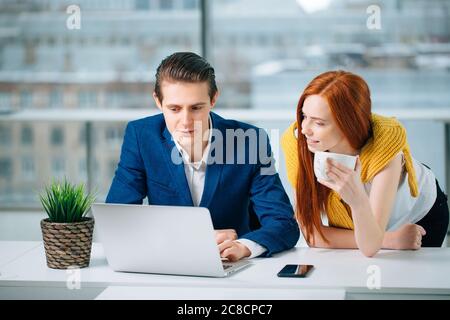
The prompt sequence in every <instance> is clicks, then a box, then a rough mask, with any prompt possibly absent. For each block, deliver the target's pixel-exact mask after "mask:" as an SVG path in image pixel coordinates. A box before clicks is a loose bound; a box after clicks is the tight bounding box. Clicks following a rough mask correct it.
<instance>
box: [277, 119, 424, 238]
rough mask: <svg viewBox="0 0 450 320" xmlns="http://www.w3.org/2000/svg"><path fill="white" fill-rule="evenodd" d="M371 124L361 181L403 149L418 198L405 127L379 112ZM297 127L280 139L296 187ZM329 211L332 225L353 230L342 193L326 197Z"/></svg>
mask: <svg viewBox="0 0 450 320" xmlns="http://www.w3.org/2000/svg"><path fill="white" fill-rule="evenodd" d="M371 125H372V132H373V134H372V137H371V138H370V139H369V140H368V142H367V143H366V144H365V145H364V147H363V148H362V149H361V154H360V160H361V167H362V168H361V181H362V182H363V183H367V182H369V181H371V180H372V179H373V177H375V176H376V175H377V174H378V173H379V172H380V171H381V170H382V169H383V168H384V167H385V166H386V165H387V164H388V163H389V162H390V161H391V160H392V159H393V158H394V157H395V156H396V155H397V154H398V153H399V152H400V151H403V154H404V156H405V169H406V171H407V173H408V184H409V188H410V193H411V195H412V196H413V197H417V195H418V193H419V190H418V185H417V178H416V173H415V171H414V167H413V163H412V158H411V153H410V150H409V145H408V142H407V139H406V130H405V128H404V127H403V126H402V125H401V124H400V122H398V121H397V120H396V119H395V118H388V117H383V116H380V115H377V114H372V119H371ZM296 128H297V122H294V123H293V124H291V125H290V126H289V128H288V129H287V130H286V131H285V132H284V133H283V136H282V138H281V146H282V148H283V152H284V155H285V159H286V169H287V175H288V179H289V182H290V183H291V185H292V186H293V187H294V189H295V188H296V187H297V173H298V155H297V139H296V137H295V130H296ZM326 213H327V216H328V221H329V224H330V226H333V227H338V228H345V229H352V230H353V228H354V226H353V220H352V218H351V210H350V207H349V206H347V205H346V204H345V203H344V202H343V201H341V198H340V196H339V194H337V193H336V192H335V191H331V192H330V195H329V197H328V199H327V203H326Z"/></svg>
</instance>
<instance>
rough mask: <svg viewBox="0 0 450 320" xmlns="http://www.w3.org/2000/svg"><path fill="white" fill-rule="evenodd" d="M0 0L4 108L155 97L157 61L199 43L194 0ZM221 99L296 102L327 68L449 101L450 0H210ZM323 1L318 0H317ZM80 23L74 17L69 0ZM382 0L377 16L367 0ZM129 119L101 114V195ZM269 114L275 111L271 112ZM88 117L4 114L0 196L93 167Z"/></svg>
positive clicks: (382, 98)
mask: <svg viewBox="0 0 450 320" xmlns="http://www.w3.org/2000/svg"><path fill="white" fill-rule="evenodd" d="M74 2H75V1H63V0H16V1H12V0H0V112H1V113H8V112H15V111H19V110H25V109H38V110H43V111H45V110H48V109H58V110H59V109H61V110H63V109H88V110H97V109H101V110H103V109H149V110H151V109H153V108H155V106H154V102H153V100H152V97H151V92H152V90H153V84H154V74H155V71H156V67H157V66H158V64H159V62H160V61H161V60H162V59H163V58H164V57H166V56H167V55H169V54H171V53H173V52H175V51H194V52H197V53H201V52H200V51H201V39H200V34H201V31H202V30H201V24H200V19H201V11H200V2H199V0H89V1H88V0H79V1H76V3H74ZM208 3H209V7H210V11H208V12H207V13H206V14H207V15H208V17H209V25H208V28H209V29H210V37H209V38H208V47H209V48H210V51H209V55H208V57H207V58H208V59H209V60H210V61H211V62H212V64H213V66H214V67H215V69H216V75H217V81H218V85H219V89H220V90H221V97H220V98H219V102H218V104H217V108H218V109H220V108H245V109H248V108H252V109H266V110H273V111H274V112H280V110H283V109H284V110H292V109H293V108H295V106H296V103H297V100H298V98H299V96H300V93H301V91H302V89H303V88H304V87H305V85H306V84H307V83H308V82H309V81H310V80H311V79H312V78H313V77H314V76H316V75H317V74H318V73H320V72H322V71H325V70H329V69H337V68H342V69H346V70H349V71H354V72H356V73H359V74H361V75H362V76H363V77H364V78H365V79H366V80H367V81H368V83H369V85H370V87H371V91H372V94H373V104H374V107H375V108H381V109H382V108H424V107H427V106H433V107H438V108H450V90H449V84H450V0H434V1H431V0H383V1H376V2H375V3H374V1H370V0H339V1H337V0H334V1H332V0H329V1H324V0H323V1H301V0H298V1H295V0H285V1H276V0H214V1H208ZM312 3H314V4H312ZM72 4H77V5H78V6H79V7H80V8H81V28H80V29H79V30H77V29H74V30H71V29H68V28H67V26H66V20H67V19H68V17H69V16H70V14H68V13H67V12H66V9H67V7H68V6H69V5H72ZM374 4H375V5H378V6H379V8H380V9H381V16H380V17H381V29H370V28H368V27H367V20H368V18H369V16H370V13H368V12H367V11H366V10H367V8H368V7H369V6H370V5H374ZM124 126H125V122H123V123H107V124H103V123H97V124H94V127H93V135H92V137H91V139H92V141H91V143H92V144H93V146H94V150H95V153H94V161H93V162H94V175H93V177H91V179H92V180H93V184H94V185H95V186H96V187H97V189H98V190H99V191H100V196H102V197H103V196H104V195H105V194H106V192H107V191H108V187H109V185H110V182H111V179H112V177H113V175H114V171H115V169H116V165H117V162H118V156H119V153H120V146H121V143H122V138H123V132H124ZM269 126H270V125H269ZM85 144H86V132H85V126H84V125H83V124H82V123H77V122H71V119H67V121H66V122H63V123H45V122H39V123H33V122H29V123H4V122H0V207H1V206H14V205H17V204H21V205H23V204H24V203H30V204H33V203H36V200H37V198H36V191H37V190H40V189H41V188H42V185H43V184H44V183H47V182H48V181H49V179H50V178H51V177H56V178H58V177H59V178H61V177H64V176H67V177H68V178H70V179H71V180H73V181H75V182H85V181H86V179H87V169H86V168H87V164H86V163H87V159H86V148H85Z"/></svg>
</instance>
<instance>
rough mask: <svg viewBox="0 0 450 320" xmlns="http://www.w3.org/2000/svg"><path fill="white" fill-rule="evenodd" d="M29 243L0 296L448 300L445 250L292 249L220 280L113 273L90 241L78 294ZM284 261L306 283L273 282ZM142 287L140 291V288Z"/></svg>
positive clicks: (7, 268)
mask: <svg viewBox="0 0 450 320" xmlns="http://www.w3.org/2000/svg"><path fill="white" fill-rule="evenodd" d="M35 244H36V246H35V247H34V248H33V249H32V250H30V251H28V252H26V253H25V254H24V255H22V256H20V257H18V258H17V259H15V260H13V261H12V262H10V263H8V264H6V265H4V266H2V267H1V269H0V272H1V273H2V274H3V275H7V276H2V277H0V299H6V298H11V297H21V298H40V299H46V298H52V299H55V298H56V299H58V298H68V299H69V298H70V299H77V298H84V299H94V298H95V297H97V296H99V295H100V293H101V292H102V291H104V290H105V289H106V288H108V287H112V288H109V289H108V291H106V292H105V293H104V294H103V296H102V295H100V296H99V298H102V297H112V296H114V297H116V298H120V294H119V295H116V294H115V293H120V290H118V289H115V288H114V287H141V288H142V289H141V290H140V291H139V292H137V293H136V294H137V295H140V296H141V297H145V295H146V294H147V295H148V296H149V297H153V293H149V292H154V291H151V288H155V287H164V288H168V287H170V288H173V289H174V291H173V292H176V290H175V288H202V289H199V290H197V296H195V295H191V296H190V299H196V298H198V299H202V297H203V296H204V294H205V293H211V294H212V295H213V296H214V295H217V297H219V296H218V294H217V291H215V289H214V288H221V289H225V293H224V295H226V294H228V293H229V292H241V293H240V296H239V297H240V298H242V299H244V297H245V298H246V299H253V297H254V294H255V292H256V291H255V290H264V291H265V292H270V290H272V289H274V290H280V291H273V292H280V294H282V295H284V294H288V293H294V292H297V294H299V296H301V295H303V294H306V293H307V292H306V291H303V292H300V291H295V290H313V291H314V290H327V291H324V293H325V294H324V299H326V298H327V294H328V293H330V292H333V291H329V290H338V291H339V290H345V293H346V299H354V298H384V299H390V298H396V297H398V296H401V297H404V298H417V297H419V298H429V297H431V298H444V299H450V277H449V276H448V271H449V270H450V248H423V249H421V250H419V251H386V250H383V251H381V252H379V253H378V254H377V255H376V257H374V258H366V257H364V256H363V255H362V254H361V253H360V252H359V251H358V250H329V249H311V248H295V249H292V250H289V251H286V252H284V253H281V254H278V255H275V256H274V257H272V258H257V259H253V260H252V261H253V265H252V266H250V267H248V268H245V269H244V270H242V271H239V272H237V273H235V274H233V275H231V276H230V277H228V278H203V277H187V276H170V275H155V274H138V273H121V272H114V271H112V270H111V269H110V268H109V266H108V265H107V261H106V259H105V256H104V254H103V249H102V246H101V245H100V244H97V243H96V244H94V245H93V250H92V255H91V263H90V266H89V268H84V269H81V270H80V274H79V279H80V286H81V289H73V290H69V289H68V288H67V283H68V282H70V281H72V280H73V279H74V278H73V277H74V273H73V271H69V272H68V271H66V270H54V269H49V268H47V265H46V262H45V253H44V248H43V245H42V243H39V242H36V243H35ZM9 245H10V246H11V245H14V244H11V243H10V244H9ZM17 245H18V246H20V245H21V243H20V242H18V243H17ZM288 263H294V264H295V263H304V264H313V265H315V269H314V270H313V271H312V272H311V273H310V275H309V277H307V278H278V277H277V276H276V273H277V272H278V271H279V270H280V269H281V268H282V267H283V266H284V265H285V264H288ZM373 266H375V267H373ZM371 268H375V270H378V272H379V274H380V285H381V287H380V289H373V290H370V289H369V288H368V287H367V283H368V280H369V279H370V277H371V276H373V273H372V274H369V273H368V272H373V269H371ZM145 287H146V288H147V289H143V288H145ZM241 289H245V290H241ZM247 289H250V290H247ZM130 290H131V289H130ZM283 290H284V291H283ZM289 290H294V291H289ZM313 291H311V292H313ZM127 292H130V291H129V290H125V291H123V293H124V298H126V297H127V296H128V293H127ZM165 292H169V291H165ZM179 292H181V293H180V295H179V297H180V298H183V293H182V291H179ZM213 292H216V293H213ZM314 292H317V291H314ZM245 293H248V294H245ZM335 293H336V291H335ZM162 294H163V295H164V293H163V292H162ZM168 296H169V295H168ZM168 296H167V297H168ZM176 298H177V296H176V295H175V294H173V295H171V299H176ZM255 299H256V298H255Z"/></svg>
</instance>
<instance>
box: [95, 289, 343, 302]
mask: <svg viewBox="0 0 450 320" xmlns="http://www.w3.org/2000/svg"><path fill="white" fill-rule="evenodd" d="M118 299H120V300H192V299H195V300H248V299H251V300H344V299H345V290H344V289H329V290H323V289H278V288H277V289H275V288H268V289H265V288H225V287H203V288H202V287H196V288H191V287H121V286H109V287H108V288H106V289H105V290H104V291H103V292H102V293H101V294H100V295H98V296H97V298H96V300H118Z"/></svg>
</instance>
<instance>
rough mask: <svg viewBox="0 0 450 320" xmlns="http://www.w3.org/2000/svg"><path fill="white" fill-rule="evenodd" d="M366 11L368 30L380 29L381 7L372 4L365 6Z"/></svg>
mask: <svg viewBox="0 0 450 320" xmlns="http://www.w3.org/2000/svg"><path fill="white" fill-rule="evenodd" d="M366 13H367V14H369V17H368V18H367V22H366V26H367V29H369V30H381V8H380V6H378V5H376V4H373V5H370V6H368V7H367V9H366Z"/></svg>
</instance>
